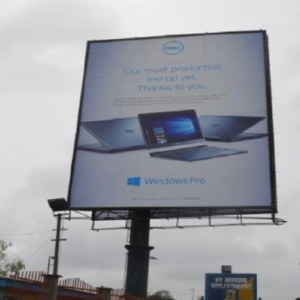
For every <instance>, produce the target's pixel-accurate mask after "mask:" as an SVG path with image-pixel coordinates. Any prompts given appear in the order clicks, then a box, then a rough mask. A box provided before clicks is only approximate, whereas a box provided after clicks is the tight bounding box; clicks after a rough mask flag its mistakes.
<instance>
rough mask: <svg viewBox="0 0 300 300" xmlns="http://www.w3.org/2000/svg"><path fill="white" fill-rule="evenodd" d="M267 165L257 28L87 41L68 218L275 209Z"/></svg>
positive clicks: (267, 95) (266, 85) (263, 61)
mask: <svg viewBox="0 0 300 300" xmlns="http://www.w3.org/2000/svg"><path fill="white" fill-rule="evenodd" d="M274 168H275V167H274V156H273V130H272V113H271V91H270V76H269V63H268V49H267V35H266V32H265V31H247V32H228V33H226V32H224V33H215V34H195V35H181V36H166V37H150V38H136V39H122V40H104V41H90V42H88V45H87V52H86V61H85V72H84V78H83V86H82V94H81V102H80V109H79V117H78V126H77V135H76V140H75V147H74V155H73V162H72V170H71V179H70V185H69V196H68V201H69V205H70V207H71V209H87V210H97V209H101V210H102V209H104V210H111V209H116V210H119V211H121V212H123V211H124V210H125V211H126V210H128V209H132V208H150V209H155V211H156V212H158V211H159V210H161V211H164V210H168V211H169V210H172V209H176V211H175V213H174V215H177V214H178V213H177V212H178V211H181V210H182V211H183V210H185V209H186V210H189V211H190V210H191V209H192V210H193V209H194V208H195V209H198V211H199V210H201V211H203V210H209V211H210V212H212V211H214V212H217V211H220V212H222V213H225V214H226V213H232V212H235V211H236V210H237V209H238V210H239V211H240V212H243V213H249V212H254V213H257V212H258V213H259V212H276V199H275V198H276V197H275V175H274V174H275V172H274ZM178 209H179V210H178Z"/></svg>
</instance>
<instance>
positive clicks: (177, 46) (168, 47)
mask: <svg viewBox="0 0 300 300" xmlns="http://www.w3.org/2000/svg"><path fill="white" fill-rule="evenodd" d="M183 48H184V46H183V44H182V43H180V42H176V41H172V42H168V43H165V44H164V45H163V48H162V50H163V52H164V53H165V54H168V55H176V54H179V53H180V52H182V51H183Z"/></svg>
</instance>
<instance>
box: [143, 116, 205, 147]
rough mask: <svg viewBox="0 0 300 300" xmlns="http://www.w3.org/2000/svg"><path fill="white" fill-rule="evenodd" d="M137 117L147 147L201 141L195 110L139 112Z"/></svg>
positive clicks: (201, 136)
mask: <svg viewBox="0 0 300 300" xmlns="http://www.w3.org/2000/svg"><path fill="white" fill-rule="evenodd" d="M138 117H139V121H140V124H141V129H142V132H143V136H144V139H145V142H146V144H147V146H148V148H158V147H168V146H174V145H186V144H190V143H196V142H201V141H203V135H202V132H201V129H200V125H199V121H198V118H197V115H196V112H195V110H182V111H172V112H160V113H149V114H140V115H139V116H138Z"/></svg>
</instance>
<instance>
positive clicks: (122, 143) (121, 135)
mask: <svg viewBox="0 0 300 300" xmlns="http://www.w3.org/2000/svg"><path fill="white" fill-rule="evenodd" d="M80 125H81V126H82V127H83V128H84V129H85V130H86V131H87V132H89V133H90V134H91V135H92V136H93V137H94V138H96V140H97V143H93V144H88V145H78V146H77V149H79V150H86V151H95V152H102V153H113V152H120V151H129V150H136V149H144V148H146V145H145V143H144V138H143V135H142V132H141V128H140V124H139V121H138V119H137V118H124V119H113V120H103V121H90V122H81V124H80Z"/></svg>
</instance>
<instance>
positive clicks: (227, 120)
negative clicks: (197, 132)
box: [199, 115, 267, 142]
mask: <svg viewBox="0 0 300 300" xmlns="http://www.w3.org/2000/svg"><path fill="white" fill-rule="evenodd" d="M264 119H265V118H264V117H249V116H211V115H205V116H201V117H200V118H199V121H200V124H201V128H202V131H203V135H204V137H205V139H206V140H208V141H217V142H238V141H244V140H249V139H257V138H263V137H265V136H267V134H266V133H252V132H245V131H246V130H248V129H249V128H251V127H252V126H254V125H255V124H257V123H258V122H260V121H262V120H264Z"/></svg>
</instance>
